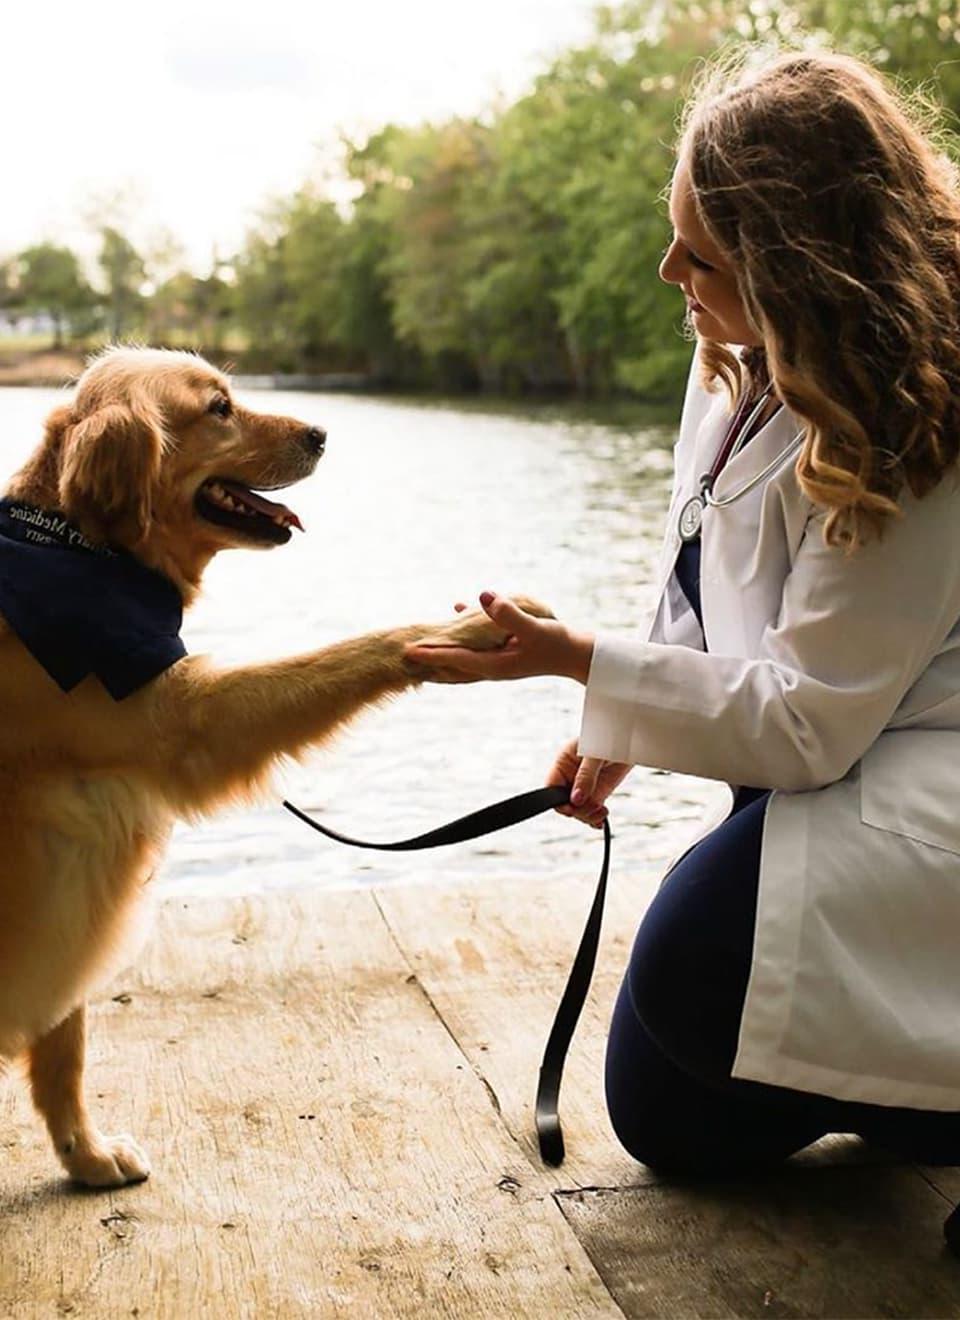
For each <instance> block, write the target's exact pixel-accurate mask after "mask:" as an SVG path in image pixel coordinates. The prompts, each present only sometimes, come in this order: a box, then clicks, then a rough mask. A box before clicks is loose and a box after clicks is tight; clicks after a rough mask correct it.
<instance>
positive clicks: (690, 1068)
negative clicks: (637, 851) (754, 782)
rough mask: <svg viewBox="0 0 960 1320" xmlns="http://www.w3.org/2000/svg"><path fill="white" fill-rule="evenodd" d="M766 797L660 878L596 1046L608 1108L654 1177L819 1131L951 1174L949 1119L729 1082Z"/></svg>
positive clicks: (957, 1136) (697, 1170)
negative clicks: (855, 1138) (605, 1036)
mask: <svg viewBox="0 0 960 1320" xmlns="http://www.w3.org/2000/svg"><path fill="white" fill-rule="evenodd" d="M768 796H769V794H768V793H766V792H763V791H762V790H757V789H741V791H740V793H739V794H738V795H737V799H736V802H735V803H734V808H733V812H732V813H731V815H730V816H729V817H728V818H727V819H726V820H725V821H724V822H723V824H722V825H720V826H719V827H718V828H717V829H715V830H714V831H713V832H712V833H711V834H710V835H708V836H707V838H706V839H704V840H702V841H701V842H700V843H699V844H698V845H697V846H696V847H695V848H693V849H691V851H690V852H688V853H687V854H686V855H685V856H684V857H683V858H681V860H680V861H679V862H678V863H677V865H676V866H675V867H674V868H673V869H672V870H671V871H670V873H669V874H668V876H667V878H666V879H665V881H664V882H663V885H662V886H661V888H660V891H659V893H658V894H657V896H656V898H655V899H654V900H653V903H652V904H651V905H650V908H649V910H648V911H647V914H646V916H645V917H644V919H643V922H642V923H641V925H640V929H639V930H638V932H637V936H636V940H635V943H634V946H633V952H632V954H631V957H630V962H629V965H628V967H627V972H626V976H625V977H624V980H623V985H622V986H621V989H620V995H619V998H618V1000H617V1005H616V1008H615V1009H614V1014H613V1021H612V1023H611V1027H610V1037H609V1041H608V1044H607V1062H606V1091H607V1107H608V1109H609V1112H610V1118H611V1121H612V1123H613V1127H614V1130H615V1132H616V1134H617V1136H618V1137H619V1139H620V1141H621V1142H622V1144H623V1145H624V1146H625V1147H626V1149H627V1150H628V1151H629V1152H630V1154H631V1155H633V1156H634V1157H635V1158H636V1159H638V1160H640V1161H641V1162H642V1163H644V1164H648V1165H651V1166H652V1167H653V1168H655V1169H658V1170H661V1171H662V1172H664V1173H675V1174H688V1175H703V1174H719V1173H732V1172H740V1171H743V1170H744V1169H747V1168H749V1167H750V1166H755V1165H760V1164H765V1163H769V1162H770V1161H773V1160H781V1159H784V1158H785V1157H786V1156H788V1155H790V1154H792V1153H793V1152H794V1151H797V1150H800V1149H801V1148H802V1147H804V1146H806V1145H808V1144H809V1143H810V1142H811V1141H816V1140H817V1138H818V1137H822V1136H823V1135H824V1134H825V1133H827V1132H854V1133H858V1134H859V1135H861V1136H862V1137H864V1138H865V1139H866V1140H868V1141H871V1142H874V1143H876V1144H877V1145H881V1146H884V1147H886V1148H888V1149H890V1150H892V1151H894V1152H896V1153H897V1154H900V1155H902V1156H904V1157H906V1158H908V1159H916V1160H920V1161H923V1162H926V1163H937V1164H960V1113H951V1114H943V1113H933V1112H927V1111H921V1110H912V1109H892V1108H887V1107H886V1106H882V1105H866V1104H859V1103H854V1102H850V1101H842V1100H835V1099H832V1098H830V1097H827V1096H819V1095H811V1094H808V1093H805V1092H800V1091H793V1090H788V1089H786V1088H783V1087H775V1086H767V1085H765V1084H762V1083H759V1082H749V1081H743V1080H740V1079H736V1078H733V1077H731V1075H730V1074H731V1069H732V1066H733V1060H734V1056H735V1055H736V1050H737V1039H738V1036H739V1032H740V1019H741V1015H742V1012H743V1004H744V999H745V996H746V990H747V978H748V976H749V973H750V963H751V958H752V952H753V930H754V919H755V916H756V907H757V888H758V883H759V873H760V843H761V836H762V830H763V813H764V809H765V805H766V800H767V797H768Z"/></svg>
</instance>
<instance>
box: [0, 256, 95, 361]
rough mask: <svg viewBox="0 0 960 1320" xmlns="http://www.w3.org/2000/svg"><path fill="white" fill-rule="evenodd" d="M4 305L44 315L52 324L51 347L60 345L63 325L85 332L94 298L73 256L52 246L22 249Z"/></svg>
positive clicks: (13, 270)
mask: <svg viewBox="0 0 960 1320" xmlns="http://www.w3.org/2000/svg"><path fill="white" fill-rule="evenodd" d="M11 275H12V280H11V285H10V293H9V300H7V299H5V300H4V301H5V302H6V303H7V306H9V307H11V308H15V309H16V310H17V311H21V312H28V313H29V312H34V313H36V312H41V313H46V315H47V316H49V317H50V319H51V321H52V322H53V327H54V343H53V346H54V348H60V347H62V345H63V335H64V329H65V327H66V326H68V325H69V326H70V328H71V330H72V331H73V332H74V333H75V334H76V333H80V334H82V333H86V332H87V331H88V327H89V325H90V323H91V313H92V311H93V309H94V307H95V306H96V301H97V300H96V295H95V293H94V291H93V289H92V288H91V287H90V285H89V284H88V283H87V280H86V279H85V277H84V275H83V272H82V270H81V268H80V263H79V261H78V259H77V257H76V255H75V254H74V253H73V252H72V251H71V250H70V249H69V248H65V247H57V246H56V244H54V243H38V244H37V245H36V246H35V247H29V248H25V249H24V251H22V252H20V253H19V254H18V256H17V258H16V260H15V261H14V262H13V263H12V271H11Z"/></svg>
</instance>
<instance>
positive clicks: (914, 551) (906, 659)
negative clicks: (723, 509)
mask: <svg viewBox="0 0 960 1320" xmlns="http://www.w3.org/2000/svg"><path fill="white" fill-rule="evenodd" d="M903 508H904V513H903V516H902V517H901V518H899V519H897V520H896V521H894V522H892V523H890V524H889V525H888V526H887V528H886V530H885V533H884V535H883V537H882V539H880V540H876V539H874V540H872V541H870V542H869V543H868V544H866V545H864V546H861V547H860V549H859V550H857V551H856V552H854V553H853V554H849V555H848V554H845V553H844V552H843V551H842V550H838V549H834V548H833V547H830V546H827V545H826V544H825V543H824V540H823V523H824V518H825V515H823V514H822V513H817V514H815V515H813V516H812V517H811V518H810V519H809V521H808V523H807V526H806V529H805V532H804V535H803V539H802V542H801V544H800V547H799V549H798V551H797V555H796V558H795V560H794V563H793V565H792V568H791V570H790V572H789V574H788V576H787V578H786V581H785V583H784V590H783V597H782V602H781V607H780V611H779V615H778V617H777V619H776V620H775V622H774V623H773V624H772V625H770V626H768V627H767V628H766V630H765V631H764V633H763V635H762V639H761V644H760V646H759V648H758V654H757V655H756V656H754V657H749V658H744V657H742V656H728V655H719V654H714V653H704V652H700V651H693V650H690V649H688V648H686V647H683V646H671V645H663V644H658V643H655V642H638V641H628V640H618V639H616V638H612V637H606V636H601V637H599V638H598V639H597V642H596V646H595V649H594V653H593V660H592V663H591V667H590V673H589V677H588V680H587V687H586V695H585V702H584V712H583V723H582V727H581V734H580V752H581V754H582V755H584V756H598V757H603V758H605V759H607V760H613V761H623V762H627V763H630V764H638V765H648V766H656V767H659V768H661V769H665V770H676V771H680V772H683V773H686V774H693V775H700V776H703V777H705V778H712V779H721V780H725V781H726V782H727V783H731V784H740V785H751V786H756V787H764V788H779V789H784V790H787V791H802V790H805V789H813V788H819V787H822V786H823V785H825V784H828V783H832V782H833V781H834V780H836V779H840V778H842V776H843V775H844V774H845V773H846V772H847V771H848V770H849V769H850V767H851V766H852V765H854V764H855V762H857V761H858V760H859V759H860V757H861V756H862V755H863V753H864V752H865V751H866V749H867V748H868V747H869V746H870V745H871V744H872V743H873V742H874V741H875V739H876V738H877V736H878V735H879V733H880V732H881V731H882V730H883V729H884V728H885V727H886V725H887V724H888V723H889V722H890V720H891V717H892V716H893V713H894V712H895V711H896V709H897V706H898V705H899V704H900V701H901V699H902V698H903V696H904V694H905V693H906V692H907V691H908V690H909V688H910V687H911V686H912V685H913V683H914V682H915V681H916V679H917V678H918V677H919V675H920V674H921V673H922V672H923V670H924V669H925V668H926V666H927V665H928V664H929V663H930V661H931V659H932V658H933V656H934V655H935V654H936V653H937V650H938V649H939V647H940V646H941V644H942V643H943V641H944V639H945V638H946V636H947V634H948V633H949V632H950V630H951V629H952V627H953V626H954V624H955V623H956V622H957V619H958V616H960V535H958V532H957V527H958V525H960V497H958V489H957V483H956V480H955V478H954V477H953V476H952V475H951V476H948V477H947V478H946V479H945V480H944V481H942V482H941V483H940V485H939V486H938V487H937V488H936V489H935V490H934V491H933V492H932V493H931V494H929V495H928V496H926V497H925V498H924V499H922V500H919V501H918V500H915V499H913V498H912V497H906V498H905V499H904V501H903Z"/></svg>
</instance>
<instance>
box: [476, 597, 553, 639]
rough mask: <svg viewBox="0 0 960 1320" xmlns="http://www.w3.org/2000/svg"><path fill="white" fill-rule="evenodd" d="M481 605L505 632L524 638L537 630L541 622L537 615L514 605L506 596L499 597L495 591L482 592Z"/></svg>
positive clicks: (489, 617) (487, 614) (488, 616)
mask: <svg viewBox="0 0 960 1320" xmlns="http://www.w3.org/2000/svg"><path fill="white" fill-rule="evenodd" d="M480 605H481V608H482V609H483V612H484V613H485V614H486V616H487V618H488V619H492V620H493V621H494V623H495V624H497V626H498V627H500V628H503V629H504V631H505V632H508V633H513V634H514V635H515V636H517V637H523V636H524V634H527V633H534V632H536V630H537V627H538V623H539V621H538V619H537V618H536V616H535V615H533V614H528V613H527V612H526V610H522V609H521V608H520V606H519V605H514V603H513V601H512V600H509V599H508V598H507V597H506V596H498V595H497V593H496V592H495V591H481V592H480Z"/></svg>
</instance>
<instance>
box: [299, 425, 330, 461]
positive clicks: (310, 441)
mask: <svg viewBox="0 0 960 1320" xmlns="http://www.w3.org/2000/svg"><path fill="white" fill-rule="evenodd" d="M303 443H304V444H305V445H306V447H307V449H309V450H310V453H311V454H317V455H318V456H319V455H320V454H322V453H323V451H324V449H325V448H326V444H327V433H326V431H322V430H321V429H320V427H319V426H308V427H307V429H306V430H305V431H304V433H303Z"/></svg>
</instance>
